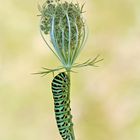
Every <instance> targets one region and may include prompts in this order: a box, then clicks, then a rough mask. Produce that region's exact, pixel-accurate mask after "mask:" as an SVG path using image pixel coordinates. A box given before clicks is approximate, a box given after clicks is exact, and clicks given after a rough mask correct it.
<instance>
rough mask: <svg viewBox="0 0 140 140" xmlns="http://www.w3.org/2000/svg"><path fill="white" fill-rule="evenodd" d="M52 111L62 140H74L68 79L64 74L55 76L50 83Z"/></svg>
mask: <svg viewBox="0 0 140 140" xmlns="http://www.w3.org/2000/svg"><path fill="white" fill-rule="evenodd" d="M51 85H52V93H53V99H54V111H55V118H56V122H57V127H58V129H59V133H60V135H61V136H62V138H63V140H74V138H73V123H72V115H71V108H70V98H69V93H70V79H69V77H68V75H67V74H66V73H65V72H61V73H59V74H58V75H56V76H55V77H54V79H53V81H52V84H51Z"/></svg>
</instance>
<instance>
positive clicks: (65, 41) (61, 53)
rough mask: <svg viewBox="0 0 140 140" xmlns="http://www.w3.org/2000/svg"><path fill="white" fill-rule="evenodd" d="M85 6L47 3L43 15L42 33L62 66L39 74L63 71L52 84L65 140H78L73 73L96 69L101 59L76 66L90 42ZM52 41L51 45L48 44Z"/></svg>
mask: <svg viewBox="0 0 140 140" xmlns="http://www.w3.org/2000/svg"><path fill="white" fill-rule="evenodd" d="M83 7H84V4H83V5H80V4H79V3H73V2H67V1H62V0H47V1H45V2H44V4H43V5H42V6H40V5H38V9H39V11H40V15H39V16H40V17H41V18H40V33H41V36H42V38H43V40H44V42H45V43H46V45H47V46H48V47H49V48H50V50H51V51H52V52H53V54H54V55H55V56H56V57H57V58H58V59H59V61H60V62H61V63H62V66H60V67H58V68H55V69H48V68H43V69H44V70H43V71H41V72H38V73H37V74H41V75H43V76H44V75H47V74H49V73H53V74H54V72H56V71H60V70H61V71H62V70H63V69H64V70H63V72H60V73H59V74H58V75H56V76H55V77H54V79H53V80H52V93H53V98H54V108H55V109H54V110H55V116H56V122H57V126H58V129H59V132H60V135H61V136H62V139H63V140H75V135H74V130H73V123H72V115H71V108H70V73H71V72H72V70H73V69H75V68H81V67H85V66H96V65H95V64H96V63H97V62H99V61H102V59H98V57H99V56H98V55H97V56H96V57H95V58H94V59H88V60H87V61H85V62H83V63H80V64H79V63H75V61H76V59H77V57H78V56H79V54H80V52H81V50H82V48H83V47H84V45H85V42H86V39H87V26H86V22H85V20H84V18H83V15H82V14H83ZM49 40H50V41H49Z"/></svg>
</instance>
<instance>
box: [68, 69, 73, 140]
mask: <svg viewBox="0 0 140 140" xmlns="http://www.w3.org/2000/svg"><path fill="white" fill-rule="evenodd" d="M66 71H67V76H68V79H69V89H68V90H69V92H68V94H69V95H68V99H70V87H71V79H70V69H66ZM70 129H71V131H70V132H71V134H70V135H71V136H70V140H75V135H74V129H73V125H72V126H71V128H70Z"/></svg>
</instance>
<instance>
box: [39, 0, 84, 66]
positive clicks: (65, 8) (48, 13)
mask: <svg viewBox="0 0 140 140" xmlns="http://www.w3.org/2000/svg"><path fill="white" fill-rule="evenodd" d="M39 10H40V12H41V22H40V29H41V34H42V37H43V38H44V39H45V40H47V39H46V38H47V36H49V37H50V43H48V41H46V43H47V45H48V46H49V48H50V49H51V50H52V51H53V53H55V55H56V56H57V57H58V59H59V60H60V61H61V63H62V64H63V66H64V67H65V68H69V69H70V68H71V67H72V65H73V63H74V62H75V60H76V58H77V56H78V55H79V53H80V51H81V49H82V47H83V46H84V43H85V40H86V36H87V34H86V26H85V22H84V19H83V17H82V13H83V5H82V6H80V5H79V4H78V3H76V4H73V3H72V2H70V3H68V2H66V1H64V2H62V1H59V0H55V1H54V0H47V1H46V2H45V3H44V4H43V5H42V7H39ZM50 44H51V45H50Z"/></svg>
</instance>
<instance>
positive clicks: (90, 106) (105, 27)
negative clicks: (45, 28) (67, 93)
mask: <svg viewBox="0 0 140 140" xmlns="http://www.w3.org/2000/svg"><path fill="white" fill-rule="evenodd" d="M0 2H1V4H0V140H60V139H61V138H60V136H59V133H58V130H57V127H56V122H55V117H54V112H53V98H52V93H51V87H50V86H51V85H50V83H51V80H52V78H53V77H52V75H51V74H50V75H48V76H46V77H43V78H42V77H40V76H39V75H32V74H31V73H33V72H38V71H40V70H41V67H42V66H44V67H49V68H55V67H56V66H58V65H60V63H59V62H58V61H57V59H56V58H55V56H54V55H53V54H52V53H51V52H50V50H49V49H48V48H47V47H46V45H45V44H44V42H43V40H42V38H41V37H40V33H39V17H37V14H39V12H38V9H37V3H38V2H39V3H41V2H42V1H39V0H38V1H37V0H29V1H27V0H24V1H20V0H4V1H2V0H0ZM79 2H80V3H83V2H84V1H82V0H79ZM85 11H86V13H85V14H84V16H85V18H86V20H87V24H88V27H89V29H88V30H89V37H88V40H87V43H86V46H85V48H84V49H83V51H82V53H81V55H80V57H79V59H78V60H77V62H83V61H84V60H87V59H88V58H92V57H95V56H96V55H97V54H100V55H101V57H102V58H104V61H103V62H100V63H99V64H98V65H99V66H100V67H97V68H90V67H89V68H82V69H78V70H77V72H78V73H76V74H75V73H72V87H71V106H72V113H73V116H74V119H73V121H74V123H75V126H74V128H75V133H76V140H140V0H87V1H86V5H85Z"/></svg>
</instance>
